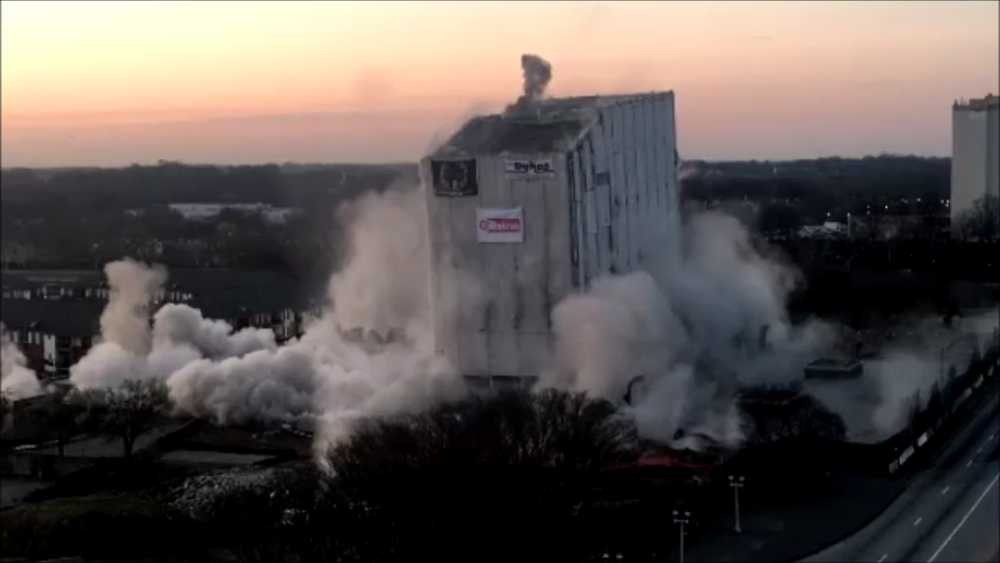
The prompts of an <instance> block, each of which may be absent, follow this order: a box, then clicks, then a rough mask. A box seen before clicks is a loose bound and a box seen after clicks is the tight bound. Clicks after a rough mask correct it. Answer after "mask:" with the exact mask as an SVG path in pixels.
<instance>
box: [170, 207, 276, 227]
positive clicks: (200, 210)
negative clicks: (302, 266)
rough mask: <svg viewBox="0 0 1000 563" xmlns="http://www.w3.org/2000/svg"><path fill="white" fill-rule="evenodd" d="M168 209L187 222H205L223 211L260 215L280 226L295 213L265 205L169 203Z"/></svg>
mask: <svg viewBox="0 0 1000 563" xmlns="http://www.w3.org/2000/svg"><path fill="white" fill-rule="evenodd" d="M169 207H170V209H172V210H174V211H176V212H177V213H180V214H181V215H182V216H183V217H184V218H185V219H187V220H189V221H206V220H208V219H211V218H213V217H215V216H217V215H218V214H219V213H222V212H223V211H225V210H231V211H239V212H241V213H246V214H251V215H260V216H261V217H263V218H264V220H265V221H268V222H270V223H276V224H282V223H285V222H287V221H288V218H289V217H291V216H292V215H293V214H294V213H295V211H296V210H295V209H292V208H290V207H274V206H271V205H269V204H266V203H171V204H170V206H169Z"/></svg>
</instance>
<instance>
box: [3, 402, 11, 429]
mask: <svg viewBox="0 0 1000 563" xmlns="http://www.w3.org/2000/svg"><path fill="white" fill-rule="evenodd" d="M10 406H11V403H10V399H9V398H8V397H7V394H6V393H0V432H3V431H4V430H6V429H7V416H8V415H9V414H10Z"/></svg>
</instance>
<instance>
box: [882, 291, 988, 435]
mask: <svg viewBox="0 0 1000 563" xmlns="http://www.w3.org/2000/svg"><path fill="white" fill-rule="evenodd" d="M998 323H1000V311H998V310H996V309H993V310H991V311H987V312H985V313H982V314H980V315H975V316H972V317H968V318H965V319H960V320H959V321H957V322H956V323H955V324H954V325H953V326H951V327H944V326H942V323H941V319H940V318H929V319H925V320H924V321H923V322H920V323H915V326H913V327H912V328H911V333H910V334H905V335H903V337H902V338H901V339H900V341H899V342H898V343H895V344H894V346H893V347H892V348H891V349H889V350H888V351H887V352H886V353H885V354H884V355H883V356H882V357H881V358H879V359H877V360H874V361H872V362H867V363H866V365H865V369H866V372H867V373H866V375H867V376H868V377H870V378H871V379H872V380H873V381H874V382H875V387H876V388H877V390H878V397H879V403H878V407H877V409H876V410H875V411H874V413H873V420H872V422H873V425H874V427H875V429H876V432H877V434H878V435H880V436H882V437H888V436H889V435H892V434H894V433H896V432H898V431H899V430H900V429H902V428H903V427H904V426H905V425H906V424H907V422H908V418H907V417H908V416H909V415H910V414H911V410H912V409H913V408H918V409H923V408H924V407H926V405H927V401H928V399H929V398H930V397H931V395H932V394H933V392H934V388H935V386H937V387H938V389H941V388H942V387H944V386H945V384H946V383H947V382H948V380H949V379H950V378H951V377H952V374H954V375H962V374H964V373H965V372H966V371H967V370H968V369H969V367H970V365H971V363H972V359H973V356H974V355H975V354H976V353H977V350H978V353H982V352H984V351H985V350H986V349H987V348H988V346H989V344H990V343H989V339H990V338H995V335H996V330H997V325H998Z"/></svg>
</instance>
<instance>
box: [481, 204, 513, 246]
mask: <svg viewBox="0 0 1000 563" xmlns="http://www.w3.org/2000/svg"><path fill="white" fill-rule="evenodd" d="M476 233H477V235H478V238H479V242H485V243H522V242H524V211H523V210H522V209H521V208H520V207H515V208H513V209H481V208H477V209H476Z"/></svg>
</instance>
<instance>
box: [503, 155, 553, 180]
mask: <svg viewBox="0 0 1000 563" xmlns="http://www.w3.org/2000/svg"><path fill="white" fill-rule="evenodd" d="M504 164H505V166H504V169H505V170H506V171H507V176H508V177H509V178H525V177H546V176H552V175H554V174H555V173H556V169H555V166H554V165H553V164H552V159H551V158H544V159H533V158H508V159H507V160H506V162H505V163H504Z"/></svg>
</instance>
